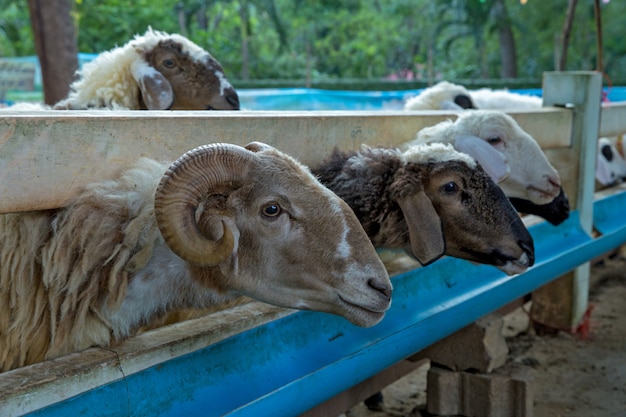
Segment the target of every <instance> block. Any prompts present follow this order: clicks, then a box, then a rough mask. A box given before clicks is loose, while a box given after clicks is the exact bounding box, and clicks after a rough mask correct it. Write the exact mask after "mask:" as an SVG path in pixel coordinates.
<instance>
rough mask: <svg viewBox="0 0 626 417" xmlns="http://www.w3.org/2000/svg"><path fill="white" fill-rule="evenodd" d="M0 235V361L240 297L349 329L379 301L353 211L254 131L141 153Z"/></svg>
mask: <svg viewBox="0 0 626 417" xmlns="http://www.w3.org/2000/svg"><path fill="white" fill-rule="evenodd" d="M164 172H165V174H164ZM155 190H156V191H155ZM0 242H1V244H0V371H6V370H9V369H12V368H16V367H19V366H23V365H26V364H30V363H34V362H38V361H41V360H44V359H48V358H54V357H57V356H59V355H63V354H66V353H69V352H74V351H79V350H82V349H85V348H87V347H90V346H108V345H110V344H111V343H113V342H115V341H118V340H120V339H123V338H126V337H128V336H130V335H132V334H134V333H135V332H137V330H138V328H139V327H140V326H142V325H144V324H149V323H150V322H151V321H152V319H154V318H159V317H160V316H163V315H164V314H166V313H167V312H168V311H170V310H177V309H185V308H207V307H209V306H211V305H215V304H216V303H222V302H226V301H228V300H230V299H234V298H236V297H239V296H248V297H252V298H255V299H258V300H261V301H264V302H267V303H271V304H275V305H279V306H283V307H288V308H297V309H310V310H319V311H324V312H328V313H333V314H338V315H341V316H344V317H345V318H347V319H348V320H350V321H351V322H352V323H354V324H355V325H358V326H372V325H374V324H376V323H378V322H379V321H380V320H381V319H382V318H383V316H384V314H385V311H386V310H387V308H388V307H389V305H390V296H391V288H392V287H391V282H390V281H389V277H388V274H387V272H386V270H385V269H384V265H383V264H382V262H381V261H380V259H379V258H378V256H377V254H376V251H375V249H374V247H373V246H372V244H371V242H370V241H369V239H368V237H367V235H366V234H365V232H364V231H363V228H362V227H361V226H360V224H359V222H358V220H357V218H356V217H355V215H354V213H353V212H352V210H350V208H349V207H348V206H347V204H346V203H345V202H343V201H342V200H341V199H339V198H338V197H337V196H336V195H335V194H333V193H332V192H331V191H329V190H328V189H327V188H325V187H323V186H322V185H321V184H320V183H319V182H318V181H317V179H316V178H315V177H314V176H313V175H312V174H311V172H310V171H309V169H308V168H306V167H304V166H302V165H301V164H300V163H298V162H297V161H295V160H294V159H293V158H290V157H288V156H287V155H285V154H284V153H282V152H280V151H278V150H276V149H274V148H272V147H269V146H267V145H264V144H260V143H257V142H255V143H252V144H250V145H248V146H247V147H246V148H242V147H239V146H235V145H227V144H212V145H206V146H202V147H199V148H197V149H194V150H191V151H189V152H187V153H186V154H185V155H183V156H182V157H181V158H179V159H178V160H177V161H175V162H174V163H173V164H171V166H170V168H169V169H168V164H162V163H158V162H155V161H153V160H149V159H142V160H140V161H139V162H138V163H137V165H136V166H135V167H133V168H132V169H130V170H128V171H126V172H125V173H124V174H123V175H122V176H121V177H120V178H119V179H117V180H111V181H105V182H101V183H95V184H92V185H90V186H88V187H86V189H85V191H84V192H83V193H82V194H80V195H79V196H78V197H77V198H76V199H75V200H73V202H72V203H71V204H69V205H68V206H67V207H65V208H62V209H58V210H48V211H37V212H25V213H11V214H5V215H1V216H0Z"/></svg>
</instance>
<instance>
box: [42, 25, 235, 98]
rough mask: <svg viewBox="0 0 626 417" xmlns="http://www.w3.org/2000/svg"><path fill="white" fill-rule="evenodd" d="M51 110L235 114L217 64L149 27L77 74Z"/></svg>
mask: <svg viewBox="0 0 626 417" xmlns="http://www.w3.org/2000/svg"><path fill="white" fill-rule="evenodd" d="M77 76H78V79H77V80H76V81H74V82H73V83H72V85H71V86H70V88H71V91H70V93H69V95H68V97H67V98H65V99H63V100H61V101H59V102H58V103H57V104H55V105H54V106H53V108H54V109H69V110H84V109H99V108H104V109H114V110H115V109H118V110H124V109H130V110H142V109H143V110H146V109H147V110H239V97H238V95H237V92H236V91H235V89H234V88H233V86H232V85H231V84H230V83H229V82H228V80H227V78H226V75H225V73H224V70H223V69H222V66H221V64H220V63H219V62H218V61H217V60H216V59H215V58H214V57H213V56H212V55H211V54H210V53H209V52H207V51H206V50H204V49H203V48H201V47H200V46H198V45H196V44H195V43H193V42H191V41H190V40H189V39H187V38H185V37H184V36H182V35H179V34H168V33H165V32H160V31H156V30H153V29H152V28H149V29H148V30H147V31H146V33H145V34H144V35H141V36H139V35H137V36H135V38H134V39H132V40H131V41H129V42H127V43H126V44H125V45H123V46H120V47H116V48H113V49H111V50H109V51H105V52H102V53H101V54H99V55H98V56H97V57H96V58H95V59H94V60H93V61H91V62H88V63H86V64H85V65H84V66H83V68H82V69H80V70H79V71H77Z"/></svg>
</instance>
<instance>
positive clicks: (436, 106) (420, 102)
mask: <svg viewBox="0 0 626 417" xmlns="http://www.w3.org/2000/svg"><path fill="white" fill-rule="evenodd" d="M475 108H476V106H475V105H474V102H473V101H472V98H471V96H470V92H469V91H468V90H467V89H466V88H465V87H463V86H462V85H457V84H452V83H451V82H448V81H440V82H438V83H437V84H435V85H433V86H432V87H428V88H426V89H424V90H423V91H422V92H421V93H420V94H418V95H417V96H415V97H412V98H410V99H409V100H407V102H406V103H405V105H404V109H405V110H464V109H475Z"/></svg>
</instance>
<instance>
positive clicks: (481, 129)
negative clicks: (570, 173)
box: [405, 110, 570, 225]
mask: <svg viewBox="0 0 626 417" xmlns="http://www.w3.org/2000/svg"><path fill="white" fill-rule="evenodd" d="M435 142H439V143H448V144H452V145H453V146H454V148H455V149H456V150H458V151H461V152H464V153H467V154H468V155H470V156H471V157H472V158H474V159H475V160H477V161H478V162H479V163H480V164H481V165H482V167H483V168H484V169H485V171H487V173H488V174H489V175H490V176H491V178H492V179H493V180H494V181H496V183H497V184H498V185H499V186H500V187H501V188H502V190H503V191H504V194H506V196H507V197H508V198H509V199H510V201H511V203H512V204H513V206H514V207H515V208H516V209H518V211H520V212H523V213H526V214H535V215H538V216H541V217H543V218H544V219H546V220H547V221H549V222H550V223H552V224H554V225H558V224H560V223H562V222H563V221H565V220H566V219H567V218H568V217H569V211H570V208H569V200H568V198H567V195H566V194H565V192H564V190H563V187H562V185H561V180H560V178H559V173H558V172H557V170H556V169H555V168H554V167H553V166H552V164H550V162H549V161H548V158H547V157H546V155H545V154H544V153H543V151H542V150H541V148H540V146H539V144H538V143H537V141H535V139H533V137H532V136H530V135H529V134H528V133H526V132H525V131H524V130H523V129H522V128H521V127H520V126H519V124H518V123H517V122H516V121H515V120H514V119H513V118H512V117H511V116H509V115H508V114H506V113H504V112H501V111H498V110H472V111H467V112H462V113H460V114H459V116H458V117H457V119H456V120H455V121H452V120H447V121H444V122H441V123H438V124H436V125H434V126H430V127H427V128H424V129H422V130H420V131H419V132H417V136H416V138H415V139H414V140H412V141H410V142H408V143H407V144H406V145H405V147H408V146H411V145H413V144H417V143H435Z"/></svg>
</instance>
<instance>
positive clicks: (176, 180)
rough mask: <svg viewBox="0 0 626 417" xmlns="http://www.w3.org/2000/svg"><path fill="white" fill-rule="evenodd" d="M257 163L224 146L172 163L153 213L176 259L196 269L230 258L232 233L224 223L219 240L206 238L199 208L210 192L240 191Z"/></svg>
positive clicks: (250, 154)
mask: <svg viewBox="0 0 626 417" xmlns="http://www.w3.org/2000/svg"><path fill="white" fill-rule="evenodd" d="M254 161H255V155H254V153H253V152H250V151H248V150H246V149H244V148H242V147H240V146H236V145H230V144H223V143H222V144H210V145H204V146H200V147H198V148H195V149H192V150H190V151H188V152H186V153H185V154H184V155H182V156H181V157H180V158H178V159H177V160H176V161H174V163H172V165H171V166H170V167H169V169H168V170H167V171H166V172H165V174H164V175H163V177H162V178H161V182H160V183H159V185H158V187H157V190H156V194H155V197H154V213H155V217H156V221H157V225H158V227H159V230H160V231H161V234H162V235H163V239H165V242H166V243H167V245H168V246H169V247H170V249H171V250H172V251H173V252H174V253H175V254H177V255H178V256H180V257H181V258H183V259H184V260H185V261H187V262H189V263H191V264H194V265H197V266H213V265H217V264H218V263H220V262H221V261H223V260H225V259H226V258H228V256H230V255H231V253H232V251H233V248H234V245H235V238H234V236H233V232H232V231H231V230H230V228H229V227H228V226H227V225H226V224H224V223H222V225H223V229H224V232H223V235H222V237H221V239H220V240H218V241H214V240H211V239H208V238H207V237H206V236H205V235H204V234H203V233H202V232H201V231H200V228H199V227H198V224H197V223H196V209H197V208H198V205H199V203H200V201H201V200H202V198H203V197H205V196H206V195H207V194H209V193H210V192H211V191H212V190H215V189H218V190H222V191H223V190H225V189H234V188H237V187H238V186H239V185H240V184H241V183H242V182H244V181H245V178H246V176H247V172H248V170H249V169H250V166H251V165H252V164H253V163H254Z"/></svg>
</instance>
